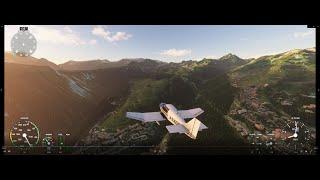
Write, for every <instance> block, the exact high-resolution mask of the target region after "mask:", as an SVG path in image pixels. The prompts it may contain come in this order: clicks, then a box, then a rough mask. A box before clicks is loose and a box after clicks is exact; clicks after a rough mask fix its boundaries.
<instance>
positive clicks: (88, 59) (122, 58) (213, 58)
mask: <svg viewBox="0 0 320 180" xmlns="http://www.w3.org/2000/svg"><path fill="white" fill-rule="evenodd" d="M304 49H315V50H316V47H308V48H295V49H290V50H287V51H283V52H278V53H273V54H265V55H261V56H259V57H255V58H242V57H240V56H238V55H237V54H234V53H227V54H225V55H223V56H221V57H218V58H206V57H204V58H202V59H184V60H181V61H178V62H177V61H174V62H167V61H162V60H159V59H152V58H142V57H137V58H128V57H126V58H121V59H118V60H113V61H112V60H109V59H106V58H102V59H88V60H74V59H71V60H68V61H65V62H63V63H59V64H57V63H55V62H54V61H52V60H51V59H49V58H45V57H40V58H38V57H34V56H31V57H33V58H36V59H46V60H48V61H50V62H52V63H54V64H56V65H61V64H65V63H67V62H70V61H74V62H89V61H104V60H107V61H109V62H118V61H121V60H124V59H150V60H154V61H161V62H165V63H181V62H183V61H201V60H203V59H213V60H219V59H220V58H222V57H224V56H226V55H228V54H232V55H235V56H237V57H239V58H240V59H243V60H248V59H258V58H260V57H263V56H272V55H276V54H281V53H285V52H290V51H294V50H304ZM5 53H10V54H11V51H5Z"/></svg>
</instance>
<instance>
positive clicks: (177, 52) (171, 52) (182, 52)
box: [160, 49, 191, 57]
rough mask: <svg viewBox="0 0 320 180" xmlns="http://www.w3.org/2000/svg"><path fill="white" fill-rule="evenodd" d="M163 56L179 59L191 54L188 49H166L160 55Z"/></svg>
mask: <svg viewBox="0 0 320 180" xmlns="http://www.w3.org/2000/svg"><path fill="white" fill-rule="evenodd" d="M160 54H161V55H164V56H170V57H181V56H186V55H189V54H191V50H189V49H168V50H165V51H162V52H161V53H160Z"/></svg>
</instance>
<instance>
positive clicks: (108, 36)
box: [91, 26, 132, 42]
mask: <svg viewBox="0 0 320 180" xmlns="http://www.w3.org/2000/svg"><path fill="white" fill-rule="evenodd" d="M91 32H92V34H93V35H96V36H99V37H102V38H104V39H105V40H107V41H109V42H115V41H122V40H128V39H129V38H131V37H132V35H131V34H128V33H126V32H116V33H112V32H110V31H108V30H106V29H105V28H103V27H102V26H96V27H94V28H93V29H92V31H91Z"/></svg>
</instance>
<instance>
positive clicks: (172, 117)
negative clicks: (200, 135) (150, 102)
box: [160, 103, 195, 139]
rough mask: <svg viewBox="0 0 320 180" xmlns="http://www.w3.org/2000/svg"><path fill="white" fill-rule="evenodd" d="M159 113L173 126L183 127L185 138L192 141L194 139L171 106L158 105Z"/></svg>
mask: <svg viewBox="0 0 320 180" xmlns="http://www.w3.org/2000/svg"><path fill="white" fill-rule="evenodd" d="M160 111H161V113H162V114H163V115H164V116H165V118H166V119H167V120H168V121H170V122H171V123H172V124H174V125H178V124H181V125H183V127H185V129H186V131H187V133H185V134H186V135H187V136H189V137H190V138H192V139H195V137H194V136H192V133H191V132H190V131H189V129H188V128H186V121H185V120H184V119H183V118H181V117H180V116H179V114H178V111H177V109H176V108H175V107H174V106H173V105H172V104H165V103H161V104H160Z"/></svg>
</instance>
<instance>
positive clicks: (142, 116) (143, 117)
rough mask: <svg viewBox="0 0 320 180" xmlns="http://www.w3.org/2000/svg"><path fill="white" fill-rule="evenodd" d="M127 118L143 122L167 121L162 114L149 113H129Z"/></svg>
mask: <svg viewBox="0 0 320 180" xmlns="http://www.w3.org/2000/svg"><path fill="white" fill-rule="evenodd" d="M126 117H127V118H130V119H135V120H139V121H142V122H152V121H164V120H165V118H164V117H163V116H162V115H161V114H160V112H147V113H138V112H127V114H126Z"/></svg>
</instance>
